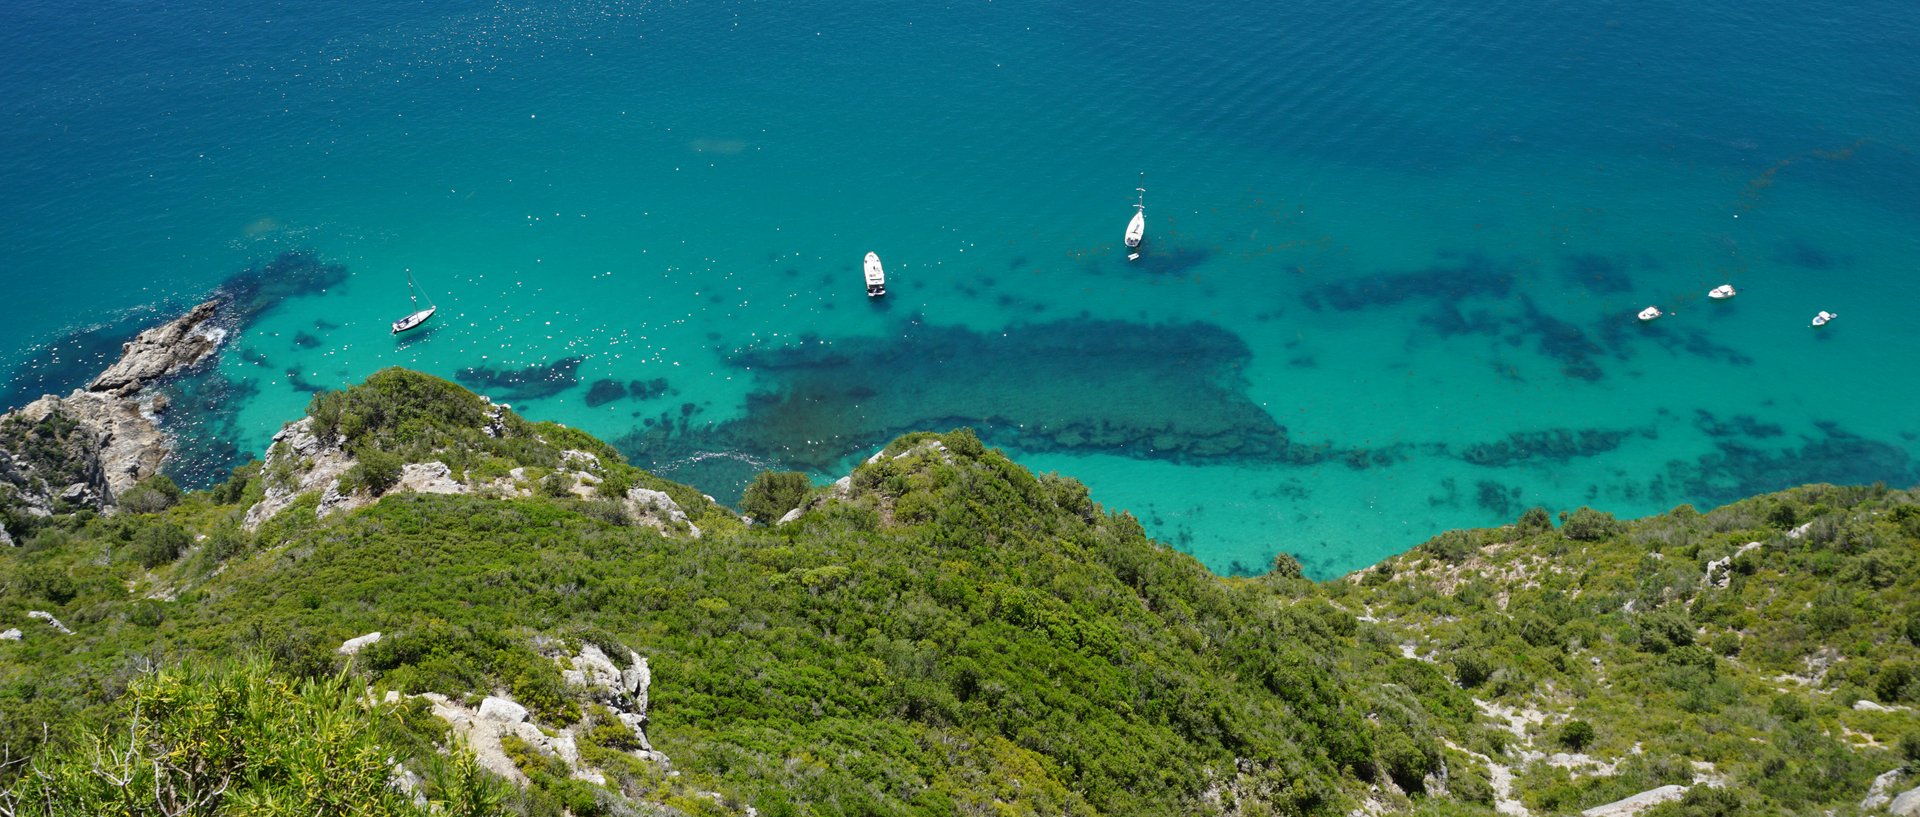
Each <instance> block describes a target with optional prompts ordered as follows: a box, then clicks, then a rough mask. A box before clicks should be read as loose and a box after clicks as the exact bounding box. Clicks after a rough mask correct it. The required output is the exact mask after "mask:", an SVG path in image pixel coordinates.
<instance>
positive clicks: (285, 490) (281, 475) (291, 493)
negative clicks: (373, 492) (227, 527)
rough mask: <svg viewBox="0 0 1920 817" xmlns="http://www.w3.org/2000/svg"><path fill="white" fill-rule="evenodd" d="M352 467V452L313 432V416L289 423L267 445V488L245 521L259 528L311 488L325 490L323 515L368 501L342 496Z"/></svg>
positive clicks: (247, 526) (249, 526) (248, 524)
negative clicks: (342, 484) (344, 480)
mask: <svg viewBox="0 0 1920 817" xmlns="http://www.w3.org/2000/svg"><path fill="white" fill-rule="evenodd" d="M352 467H353V457H352V456H350V455H349V454H347V452H345V451H343V450H341V449H340V446H339V445H338V444H337V443H335V442H334V441H331V440H322V439H320V437H319V436H318V435H316V434H314V433H313V418H311V417H309V418H306V419H302V420H300V421H299V422H296V423H290V424H288V425H287V427H285V428H282V429H280V433H278V434H275V435H273V444H272V445H270V446H267V457H266V464H265V467H264V468H262V469H261V473H262V474H265V475H267V477H266V479H267V483H266V485H267V492H266V495H265V496H264V497H262V498H261V499H260V501H259V502H257V503H254V506H253V507H251V508H248V509H247V519H246V522H245V523H244V524H245V526H246V528H247V530H258V529H259V527H260V525H261V524H262V523H264V522H266V521H267V520H268V519H272V518H273V515H274V514H277V513H279V512H281V511H282V510H285V509H286V507H287V506H288V505H292V504H293V501H294V500H295V499H298V498H299V497H300V495H301V494H304V493H307V492H308V491H321V492H323V495H322V498H321V507H320V515H322V516H325V515H326V514H327V513H328V512H330V511H338V510H351V509H353V508H355V507H358V506H359V505H363V504H366V503H365V502H364V501H360V502H356V501H355V497H352V496H342V495H341V494H340V493H339V491H338V485H339V482H340V477H341V475H343V474H345V473H347V469H349V468H352Z"/></svg>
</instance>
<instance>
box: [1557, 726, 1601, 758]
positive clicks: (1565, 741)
mask: <svg viewBox="0 0 1920 817" xmlns="http://www.w3.org/2000/svg"><path fill="white" fill-rule="evenodd" d="M1558 740H1559V742H1560V745H1561V746H1565V747H1567V748H1568V749H1569V750H1571V751H1575V752H1580V751H1585V750H1586V748H1587V747H1588V746H1591V745H1593V724H1590V723H1587V722H1586V721H1580V720H1574V721H1567V722H1566V723H1565V724H1562V725H1561V727H1560V736H1559V738H1558Z"/></svg>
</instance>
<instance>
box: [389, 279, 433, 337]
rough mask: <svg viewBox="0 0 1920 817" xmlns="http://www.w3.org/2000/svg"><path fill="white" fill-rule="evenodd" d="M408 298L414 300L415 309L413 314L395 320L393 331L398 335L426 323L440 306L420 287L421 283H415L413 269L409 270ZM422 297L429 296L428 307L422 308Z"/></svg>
mask: <svg viewBox="0 0 1920 817" xmlns="http://www.w3.org/2000/svg"><path fill="white" fill-rule="evenodd" d="M407 298H409V299H410V300H412V301H413V307H414V310H413V313H412V314H410V315H408V316H406V317H404V318H401V319H400V320H397V321H394V322H393V333H394V334H396V335H398V334H400V333H401V332H405V331H407V330H408V329H412V328H414V327H416V326H419V325H420V324H423V323H426V322H427V319H428V318H431V317H433V312H434V310H436V309H439V308H440V307H437V306H434V305H433V299H432V298H428V297H427V294H426V292H424V291H423V290H421V289H420V285H419V284H417V283H414V280H413V270H411V269H409V270H407ZM421 298H427V308H426V309H421V308H420V299H421Z"/></svg>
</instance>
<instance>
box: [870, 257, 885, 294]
mask: <svg viewBox="0 0 1920 817" xmlns="http://www.w3.org/2000/svg"><path fill="white" fill-rule="evenodd" d="M866 278H867V297H869V298H878V297H880V296H882V295H885V294H887V270H886V268H884V267H882V266H880V256H879V255H878V254H876V253H867V267H866Z"/></svg>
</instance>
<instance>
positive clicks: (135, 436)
mask: <svg viewBox="0 0 1920 817" xmlns="http://www.w3.org/2000/svg"><path fill="white" fill-rule="evenodd" d="M218 312H219V302H218V301H208V302H206V303H203V304H201V305H199V306H197V307H194V308H193V311H191V312H188V313H187V314H186V315H183V316H181V317H179V318H176V319H174V320H173V321H170V322H168V323H166V324H163V325H161V326H157V327H154V328H152V329H149V330H147V331H145V332H141V333H140V335H139V337H137V338H135V339H134V340H133V341H131V342H129V343H128V344H127V345H126V347H125V353H124V354H123V355H122V356H121V358H120V360H119V361H117V362H115V363H114V364H113V365H112V366H109V367H107V370H106V371H105V372H102V373H101V374H100V375H99V376H98V377H96V378H94V380H93V382H92V383H90V384H88V386H87V387H86V388H84V389H76V390H75V391H74V392H73V393H72V394H69V395H67V396H65V397H56V396H54V395H47V396H44V397H41V398H40V399H38V400H35V401H33V402H32V403H29V404H27V405H26V406H25V407H23V408H21V409H20V410H18V411H15V412H11V413H8V414H6V415H0V501H4V502H8V503H10V504H14V505H16V506H19V507H21V508H23V509H24V510H25V511H26V512H27V513H29V514H33V515H38V516H45V515H49V514H51V513H53V512H55V511H56V510H58V509H70V508H91V509H95V510H103V511H104V510H111V509H112V507H113V504H114V502H115V498H116V497H117V496H119V495H120V494H121V493H123V492H125V491H126V490H127V489H129V488H132V487H133V485H134V484H135V483H137V482H139V481H140V480H143V479H146V478H147V477H149V476H152V475H153V474H155V473H158V472H159V470H160V465H161V463H162V462H164V461H165V460H166V458H167V454H168V453H170V452H171V451H172V441H171V440H170V439H169V438H168V437H167V435H166V434H165V433H163V432H162V431H161V429H160V426H159V424H158V422H157V421H156V420H155V418H154V409H155V400H156V398H153V397H150V396H147V395H144V394H143V389H145V388H146V387H147V386H150V385H152V384H154V383H155V382H157V381H160V380H165V379H167V378H170V377H173V376H175V375H178V374H180V373H181V372H184V371H186V370H187V369H189V368H192V367H193V366H195V365H197V364H199V363H200V362H202V361H204V360H206V359H207V358H208V357H209V356H210V355H212V354H213V353H214V351H215V350H217V349H218V348H219V346H220V342H221V340H222V339H224V338H225V336H226V333H225V331H224V330H221V329H219V328H217V327H214V326H213V325H212V323H211V321H212V319H213V318H214V316H215V315H216V314H217V313H218Z"/></svg>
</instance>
